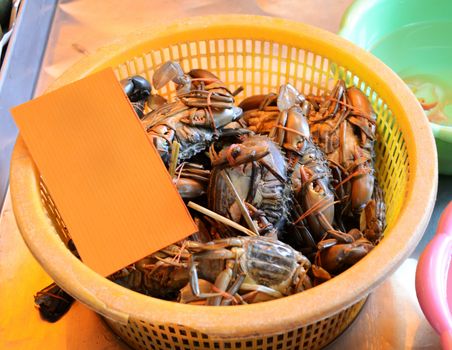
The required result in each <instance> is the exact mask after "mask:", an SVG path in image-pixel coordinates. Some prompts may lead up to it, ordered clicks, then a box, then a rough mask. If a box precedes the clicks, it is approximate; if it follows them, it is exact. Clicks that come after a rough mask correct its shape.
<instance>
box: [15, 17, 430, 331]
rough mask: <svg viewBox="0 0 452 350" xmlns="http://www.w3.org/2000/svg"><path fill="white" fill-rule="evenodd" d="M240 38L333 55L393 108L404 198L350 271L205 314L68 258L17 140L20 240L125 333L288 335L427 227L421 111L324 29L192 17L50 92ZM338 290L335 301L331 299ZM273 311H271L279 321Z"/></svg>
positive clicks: (364, 281) (337, 307) (332, 308)
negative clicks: (129, 327) (175, 45)
mask: <svg viewBox="0 0 452 350" xmlns="http://www.w3.org/2000/svg"><path fill="white" fill-rule="evenodd" d="M224 33H228V34H227V35H225V34H224ZM244 33H247V35H246V37H247V38H250V39H256V38H261V39H265V40H269V41H272V40H273V41H277V42H280V43H285V44H289V43H290V42H292V43H293V44H294V46H295V43H300V42H305V43H307V44H305V46H307V47H309V46H308V45H309V44H311V45H313V46H315V52H316V53H319V54H323V55H324V56H326V57H328V56H329V55H328V52H330V53H331V52H334V56H336V57H340V59H341V60H342V61H343V62H347V64H346V65H344V66H346V67H353V72H354V73H355V74H356V75H358V76H366V81H372V85H373V86H378V90H379V95H380V97H381V98H382V99H383V100H385V101H386V102H387V103H388V105H390V106H391V109H392V110H393V112H394V115H395V116H396V118H397V122H398V124H399V126H400V129H401V130H402V133H403V136H404V138H405V143H406V147H407V152H408V156H409V164H410V168H409V178H408V182H407V194H406V199H405V201H404V206H403V207H402V208H401V211H400V213H399V216H398V219H397V222H395V224H394V225H393V227H392V228H390V230H389V231H388V232H387V233H389V235H387V236H386V237H385V239H384V240H383V241H382V242H381V243H380V244H379V245H378V246H377V247H376V248H375V249H374V250H373V251H372V253H371V254H369V255H368V256H366V257H365V258H364V259H362V260H361V261H360V262H359V263H358V264H356V265H354V266H353V267H352V268H350V269H348V270H347V271H345V272H344V273H342V274H340V275H339V276H337V277H335V278H334V279H332V280H330V281H328V282H326V283H324V284H322V285H320V286H317V287H315V288H313V289H310V290H307V291H305V292H303V293H298V294H296V295H292V296H289V297H285V298H281V299H278V300H273V301H268V302H265V303H258V304H251V305H243V306H236V307H215V308H211V307H207V306H193V305H183V304H178V303H175V302H169V301H164V300H160V299H156V298H151V297H147V296H145V295H142V294H139V293H136V292H133V291H131V290H129V289H126V288H124V287H121V286H119V285H117V284H115V283H113V282H111V281H109V280H107V279H106V278H104V277H102V276H100V275H98V274H97V273H95V272H94V271H93V270H91V269H89V268H88V267H87V266H85V265H84V264H83V263H81V262H80V261H79V260H78V259H77V258H75V257H74V256H73V255H72V254H71V253H70V252H69V250H68V249H67V248H66V247H65V246H64V244H63V242H62V241H61V239H60V238H59V236H58V234H57V232H56V230H55V228H54V227H53V226H52V224H51V220H50V218H49V217H48V215H47V214H46V212H45V209H44V207H43V204H42V200H41V197H40V191H39V173H38V171H37V169H36V167H35V165H34V163H33V161H32V159H31V157H30V155H29V153H28V150H27V148H26V145H25V144H24V142H23V140H22V138H21V137H20V135H19V137H18V139H17V142H16V145H15V148H14V151H13V156H12V160H11V176H10V179H11V180H10V186H11V198H12V204H13V210H14V214H15V216H16V220H17V224H18V227H19V229H20V232H21V234H22V236H23V238H24V241H25V242H26V244H27V246H28V247H29V249H30V250H31V252H32V254H33V255H34V256H35V258H36V259H37V260H38V261H39V262H40V264H41V265H42V266H43V267H44V268H45V270H46V272H47V273H48V274H49V275H50V276H51V277H52V278H53V279H54V280H56V281H57V282H58V284H60V286H61V287H62V288H63V289H65V290H66V291H67V292H68V293H70V294H72V295H73V296H74V297H75V298H77V299H78V300H79V301H81V302H82V303H84V304H85V305H87V306H88V307H90V308H91V309H93V310H95V311H96V312H98V313H100V314H102V315H103V316H105V317H107V318H109V319H112V320H113V321H116V322H120V323H123V324H126V323H127V322H128V320H129V317H132V318H134V319H140V320H143V321H146V322H150V323H153V324H158V325H160V324H165V325H171V324H173V325H178V326H180V325H183V326H186V327H188V328H191V329H194V330H197V331H200V332H203V333H206V334H209V335H210V336H218V337H223V338H228V337H229V338H231V337H237V336H252V335H256V334H264V333H267V334H274V333H278V332H283V331H287V330H290V329H294V328H297V327H300V326H303V325H307V324H310V323H313V322H316V321H318V320H320V319H324V318H326V317H329V316H331V315H333V314H335V313H337V312H339V311H341V310H343V309H345V308H347V307H349V306H350V305H352V304H354V303H356V302H357V301H359V300H361V299H362V298H364V297H366V296H367V295H368V294H369V293H370V292H371V291H372V290H373V289H374V288H375V287H376V286H377V285H378V284H379V283H381V282H382V281H383V279H385V278H386V277H387V276H388V275H389V274H390V273H392V272H393V271H394V270H395V269H396V268H397V267H398V265H399V264H400V263H401V262H402V261H403V260H404V259H406V258H407V257H408V256H409V254H411V252H412V251H413V250H414V249H415V247H416V245H417V243H418V242H419V240H420V239H421V237H422V234H423V233H424V231H425V229H426V227H427V224H428V222H429V219H430V216H431V214H432V211H433V207H434V202H435V198H436V190H437V182H438V179H437V177H438V176H437V158H436V146H435V143H434V139H433V136H432V133H431V131H430V127H429V124H428V121H427V119H426V118H425V116H424V113H423V111H422V109H421V107H420V106H419V104H418V103H417V101H416V99H415V97H414V95H413V94H412V93H411V91H410V90H409V89H408V87H406V86H405V85H404V84H403V82H402V81H401V80H400V79H399V78H398V77H397V76H396V75H395V73H393V72H392V71H391V70H390V69H389V68H388V67H387V66H385V65H384V64H383V63H382V62H381V61H379V60H378V59H377V58H375V57H374V56H372V55H371V54H369V53H367V52H365V51H364V50H362V49H360V48H359V47H357V46H355V45H354V44H352V43H350V42H349V41H347V40H345V39H343V38H340V37H339V36H337V35H335V34H333V33H330V32H327V31H325V30H322V29H319V28H316V27H313V26H310V25H306V24H303V23H299V22H294V21H290V20H285V19H280V18H272V17H263V16H253V15H214V16H205V17H191V18H187V19H185V20H179V21H177V23H173V24H170V25H165V26H162V27H160V28H158V29H156V28H155V27H153V28H149V29H145V30H140V31H138V32H136V33H133V34H132V35H129V36H125V37H124V38H123V39H121V40H119V41H118V42H117V43H116V44H113V45H111V46H109V47H107V48H104V49H100V50H99V51H97V52H96V53H94V54H93V55H92V56H89V57H86V58H84V59H82V60H81V61H80V62H79V63H77V64H76V65H75V66H73V67H72V68H71V69H69V70H68V71H67V72H66V73H64V74H63V75H62V76H61V77H60V78H59V79H58V80H57V81H56V82H55V83H54V84H53V85H52V88H57V87H59V86H62V85H64V84H66V83H68V82H70V81H73V80H76V79H80V78H81V77H83V76H85V75H88V74H90V73H92V72H94V71H96V70H98V69H101V68H102V67H103V66H104V65H105V64H107V63H108V64H109V65H114V64H115V62H119V61H121V62H122V61H124V60H123V59H122V57H123V56H124V55H125V54H126V52H127V56H130V55H136V54H138V53H140V50H142V48H143V47H144V46H145V45H150V44H149V43H151V44H152V45H154V46H153V47H158V46H157V45H159V44H163V43H165V40H168V38H176V39H178V40H177V41H179V42H180V41H183V40H187V41H188V40H189V39H190V37H191V40H193V35H194V34H196V35H199V36H198V37H197V36H194V37H197V38H198V40H203V38H204V37H208V38H210V39H213V38H214V37H212V36H216V37H218V38H229V37H230V38H233V37H244V36H245V35H244ZM234 35H236V36H234ZM118 64H119V63H118ZM341 64H342V63H341ZM380 92H381V94H380ZM389 102H391V104H390V103H389ZM415 190H416V193H415V192H414V191H415ZM388 257H391V259H390V260H388ZM62 266H64V268H61V267H62ZM369 271H371V272H372V273H369ZM338 290H340V291H342V292H341V293H337V291H338ZM262 306H264V307H262ZM206 308H208V309H206ZM207 310H208V311H207ZM275 310H279V313H278V316H277V317H275V316H276V315H275ZM256 315H259V317H256Z"/></svg>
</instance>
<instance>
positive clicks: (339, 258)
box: [320, 238, 374, 274]
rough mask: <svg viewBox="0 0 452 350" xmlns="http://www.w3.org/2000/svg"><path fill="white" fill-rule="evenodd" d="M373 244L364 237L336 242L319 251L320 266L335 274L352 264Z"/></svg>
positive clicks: (363, 255) (368, 250) (367, 251)
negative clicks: (346, 241)
mask: <svg viewBox="0 0 452 350" xmlns="http://www.w3.org/2000/svg"><path fill="white" fill-rule="evenodd" d="M373 247H374V245H373V244H372V243H371V242H369V241H368V240H367V239H365V238H361V239H359V240H357V241H355V242H353V243H345V244H337V245H335V246H332V247H330V248H327V249H325V250H323V251H322V252H320V260H321V262H322V267H323V268H324V269H325V270H327V271H328V272H330V273H333V274H337V273H339V272H342V271H344V270H345V269H347V268H348V267H350V266H352V265H354V264H355V263H357V262H358V261H359V260H361V259H362V258H364V257H365V256H366V255H367V253H369V252H370V251H371V250H372V248H373Z"/></svg>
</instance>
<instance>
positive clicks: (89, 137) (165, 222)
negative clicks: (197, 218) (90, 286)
mask: <svg viewBox="0 0 452 350" xmlns="http://www.w3.org/2000/svg"><path fill="white" fill-rule="evenodd" d="M12 114H13V116H14V119H15V121H16V124H17V125H18V127H19V130H20V133H21V135H22V137H23V139H24V140H25V143H26V144H27V147H28V149H29V151H30V154H31V156H32V158H33V160H34V161H35V163H36V165H37V167H38V169H39V172H40V173H41V176H42V178H43V180H44V182H45V184H46V186H47V188H48V189H49V192H50V194H51V195H52V198H53V200H54V201H55V204H56V206H57V208H58V210H59V211H60V214H61V216H62V217H63V220H64V222H65V223H66V225H67V227H68V229H69V233H70V234H71V237H72V239H73V241H74V243H75V245H76V246H77V250H78V252H79V254H80V256H81V258H82V260H83V262H84V263H85V264H86V265H88V266H89V267H91V268H92V269H93V270H94V271H96V272H98V273H99V274H102V275H104V276H107V275H110V274H111V273H113V272H115V271H117V270H119V269H121V268H123V267H125V266H127V265H129V264H131V263H133V262H135V261H136V260H138V259H141V258H143V257H145V256H146V255H148V254H151V253H153V252H155V251H157V250H159V249H161V248H164V247H166V246H167V245H169V244H171V243H174V242H177V241H179V240H181V239H183V238H184V237H187V236H188V235H190V234H192V233H194V232H196V231H197V228H196V225H195V224H194V222H193V220H192V218H191V216H190V214H189V212H188V210H187V208H186V206H185V205H184V203H183V201H182V199H181V197H180V196H179V194H178V192H177V190H176V188H175V186H174V185H173V184H172V181H171V178H170V176H169V174H168V172H167V170H166V169H165V166H164V164H163V162H162V160H161V159H160V156H159V154H158V152H157V151H156V150H155V148H154V146H153V145H152V144H151V142H150V141H149V139H148V137H147V136H146V133H145V131H144V130H143V128H142V126H141V122H140V121H139V120H138V118H137V116H136V115H135V112H134V111H133V109H132V106H131V105H130V103H129V101H128V99H127V96H126V95H125V94H124V92H123V90H122V87H121V85H120V84H119V82H118V80H117V78H116V77H115V75H114V73H113V70H111V69H107V70H103V71H101V72H99V73H96V74H93V75H91V76H88V77H87V78H84V79H82V80H79V81H77V82H75V83H72V84H69V85H67V86H65V87H63V88H61V89H59V90H56V91H53V92H50V93H49V94H47V95H43V96H41V97H38V98H36V99H34V100H32V101H29V102H27V103H24V104H22V105H20V106H17V107H15V108H13V109H12ZM62 268H64V266H63V267H62Z"/></svg>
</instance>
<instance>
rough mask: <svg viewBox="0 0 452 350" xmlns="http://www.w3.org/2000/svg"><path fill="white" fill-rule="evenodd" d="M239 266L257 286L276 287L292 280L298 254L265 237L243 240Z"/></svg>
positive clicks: (290, 248)
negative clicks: (242, 252) (242, 251)
mask: <svg viewBox="0 0 452 350" xmlns="http://www.w3.org/2000/svg"><path fill="white" fill-rule="evenodd" d="M243 248H244V254H243V255H242V256H241V258H240V266H241V267H242V270H243V271H244V272H245V273H246V274H247V276H248V277H250V278H252V279H253V280H254V281H255V282H256V283H257V284H259V285H264V286H267V287H271V286H277V285H280V284H282V283H284V282H287V281H288V280H289V279H290V278H292V276H293V274H294V272H295V270H296V268H297V267H298V260H299V258H298V256H299V255H300V253H298V252H297V251H295V250H294V249H293V248H292V247H291V246H289V245H287V244H285V243H282V242H280V241H276V240H271V239H266V238H265V237H258V238H254V237H249V238H247V239H246V240H244V244H243Z"/></svg>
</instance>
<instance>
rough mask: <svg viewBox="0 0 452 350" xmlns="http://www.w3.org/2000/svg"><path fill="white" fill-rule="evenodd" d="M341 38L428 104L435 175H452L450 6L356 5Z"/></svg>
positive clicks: (406, 0) (437, 0) (396, 1)
mask: <svg viewBox="0 0 452 350" xmlns="http://www.w3.org/2000/svg"><path fill="white" fill-rule="evenodd" d="M339 35H341V36H343V37H345V38H346V39H348V40H350V41H352V42H354V43H355V44H357V45H359V46H361V47H362V48H364V49H366V50H367V51H369V52H371V53H372V54H374V55H375V56H377V57H378V58H379V59H381V60H382V61H383V62H384V63H385V64H387V65H388V66H389V67H390V68H391V69H392V70H394V71H395V72H396V73H397V74H398V75H399V76H400V77H401V78H402V79H404V80H405V82H406V83H407V84H408V85H409V86H410V87H411V88H412V91H413V92H414V93H415V95H417V96H418V97H419V98H423V99H424V101H425V102H426V104H430V103H431V106H430V107H427V108H430V109H428V110H427V111H426V115H427V116H428V117H429V119H430V120H431V122H430V125H431V128H432V131H433V134H434V136H435V140H436V147H437V151H438V166H439V172H440V173H441V174H452V1H449V0H430V1H423V0H357V1H355V2H354V3H353V4H352V5H351V6H350V7H349V8H348V9H347V11H346V13H345V14H344V17H343V18H342V22H341V26H340V30H339ZM432 106H434V107H432Z"/></svg>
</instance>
